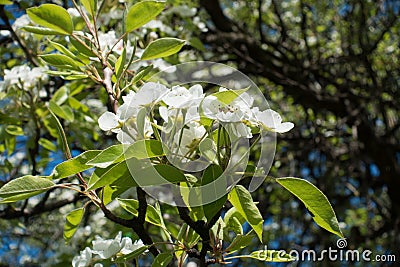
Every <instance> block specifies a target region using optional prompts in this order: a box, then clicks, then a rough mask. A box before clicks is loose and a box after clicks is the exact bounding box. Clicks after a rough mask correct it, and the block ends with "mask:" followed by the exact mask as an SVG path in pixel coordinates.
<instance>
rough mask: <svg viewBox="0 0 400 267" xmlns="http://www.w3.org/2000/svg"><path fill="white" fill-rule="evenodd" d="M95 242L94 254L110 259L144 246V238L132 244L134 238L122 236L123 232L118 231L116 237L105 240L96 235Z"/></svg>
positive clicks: (93, 242)
mask: <svg viewBox="0 0 400 267" xmlns="http://www.w3.org/2000/svg"><path fill="white" fill-rule="evenodd" d="M92 244H93V250H92V252H93V254H97V255H99V256H100V258H102V259H109V258H111V257H112V256H115V255H116V254H118V253H122V254H124V255H125V254H129V253H131V252H133V251H135V250H137V249H139V248H141V247H143V246H144V244H143V242H142V240H140V239H139V240H136V241H135V243H133V244H132V239H130V238H129V237H122V232H118V234H117V236H116V237H115V238H114V239H107V240H104V239H102V238H101V237H98V236H97V237H96V240H95V241H92Z"/></svg>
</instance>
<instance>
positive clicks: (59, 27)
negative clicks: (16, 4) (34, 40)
mask: <svg viewBox="0 0 400 267" xmlns="http://www.w3.org/2000/svg"><path fill="white" fill-rule="evenodd" d="M26 13H27V14H28V16H29V18H30V19H31V20H32V21H33V22H35V23H36V24H39V25H40V26H43V27H46V28H50V29H52V30H54V31H57V32H58V33H59V34H64V35H70V34H72V31H73V30H74V26H73V23H72V19H71V16H70V15H69V14H68V12H67V10H65V9H64V8H63V7H61V6H58V5H54V4H43V5H41V6H39V7H31V8H28V9H27V10H26Z"/></svg>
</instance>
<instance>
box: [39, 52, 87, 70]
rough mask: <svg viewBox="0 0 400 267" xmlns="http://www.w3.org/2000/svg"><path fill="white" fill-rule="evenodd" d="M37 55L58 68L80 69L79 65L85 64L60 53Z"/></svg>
mask: <svg viewBox="0 0 400 267" xmlns="http://www.w3.org/2000/svg"><path fill="white" fill-rule="evenodd" d="M39 57H40V58H41V59H43V60H44V61H45V62H46V63H48V64H50V65H53V66H55V67H59V68H67V69H74V70H80V67H83V66H85V64H83V63H81V62H79V61H76V60H75V59H73V58H70V57H69V56H66V55H61V54H48V55H40V56H39Z"/></svg>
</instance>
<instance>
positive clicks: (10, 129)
mask: <svg viewBox="0 0 400 267" xmlns="http://www.w3.org/2000/svg"><path fill="white" fill-rule="evenodd" d="M6 132H7V133H9V134H11V135H24V130H22V128H21V127H19V126H17V125H8V126H7V127H6Z"/></svg>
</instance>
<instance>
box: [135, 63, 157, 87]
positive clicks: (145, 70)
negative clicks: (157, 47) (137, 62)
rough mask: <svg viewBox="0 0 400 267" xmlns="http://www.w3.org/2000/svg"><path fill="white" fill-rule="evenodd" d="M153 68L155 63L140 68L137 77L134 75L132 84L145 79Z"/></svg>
mask: <svg viewBox="0 0 400 267" xmlns="http://www.w3.org/2000/svg"><path fill="white" fill-rule="evenodd" d="M152 70H153V65H149V66H146V67H145V68H143V69H142V70H140V71H139V72H138V73H137V74H136V75H135V77H133V80H132V84H135V83H137V82H138V81H140V80H141V79H143V78H144V77H145V76H146V75H147V74H149V73H150V72H151V71H152Z"/></svg>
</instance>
